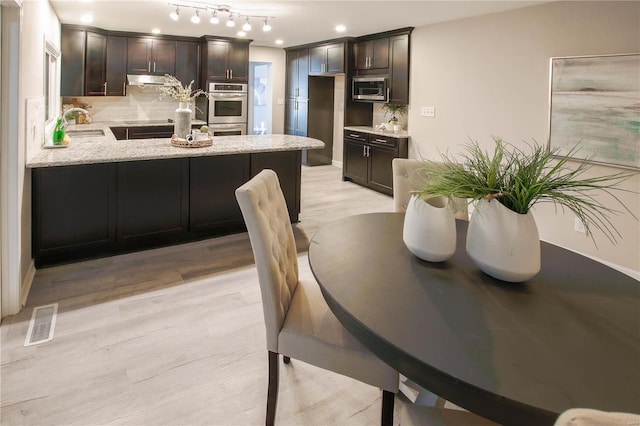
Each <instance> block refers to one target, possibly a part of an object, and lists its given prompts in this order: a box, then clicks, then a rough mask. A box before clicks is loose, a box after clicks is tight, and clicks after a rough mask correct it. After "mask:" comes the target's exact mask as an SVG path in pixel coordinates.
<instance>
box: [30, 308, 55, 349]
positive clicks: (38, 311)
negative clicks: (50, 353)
mask: <svg viewBox="0 0 640 426" xmlns="http://www.w3.org/2000/svg"><path fill="white" fill-rule="evenodd" d="M57 315H58V304H57V303H54V304H52V305H45V306H38V307H36V308H33V314H31V322H30V323H29V331H27V338H26V339H25V341H24V345H25V346H31V345H37V344H39V343H44V342H48V341H50V340H53V330H54V329H55V327H56V316H57Z"/></svg>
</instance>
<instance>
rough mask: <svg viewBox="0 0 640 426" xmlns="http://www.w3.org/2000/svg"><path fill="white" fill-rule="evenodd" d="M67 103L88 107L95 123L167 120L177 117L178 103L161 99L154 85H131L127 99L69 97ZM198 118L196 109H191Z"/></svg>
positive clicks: (66, 98)
mask: <svg viewBox="0 0 640 426" xmlns="http://www.w3.org/2000/svg"><path fill="white" fill-rule="evenodd" d="M62 103H63V104H70V103H73V104H76V105H77V104H88V105H91V107H90V108H89V112H90V115H91V120H92V121H93V122H94V123H95V122H107V121H127V120H129V121H131V120H165V119H169V118H173V116H174V115H175V110H176V108H177V107H178V101H176V100H174V99H172V98H167V97H164V98H161V97H160V92H158V90H157V89H156V88H155V87H153V86H145V87H142V86H127V96H69V97H64V98H63V100H62ZM191 110H192V111H193V114H194V115H195V106H194V105H192V106H191Z"/></svg>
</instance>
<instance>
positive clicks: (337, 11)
mask: <svg viewBox="0 0 640 426" xmlns="http://www.w3.org/2000/svg"><path fill="white" fill-rule="evenodd" d="M50 2H51V4H52V6H53V8H54V10H55V11H56V13H57V15H58V17H59V19H60V21H61V23H63V24H78V25H90V26H93V27H98V28H102V29H107V30H116V31H133V32H142V33H150V32H151V30H152V29H153V28H158V29H160V30H161V33H162V34H169V35H183V36H193V37H200V36H203V35H217V36H225V37H238V36H237V34H236V33H237V32H238V30H240V27H241V26H242V24H243V23H244V20H245V18H242V17H241V18H240V19H238V18H236V22H237V25H236V27H235V28H228V27H226V26H225V25H224V22H225V21H226V18H227V16H228V14H227V13H221V14H220V16H221V17H222V18H223V19H221V23H220V24H217V25H213V24H211V23H209V18H210V14H211V12H210V11H208V12H207V11H205V10H201V11H200V17H201V22H200V24H193V23H192V22H190V20H189V18H190V17H191V16H192V15H193V14H194V13H195V9H191V8H185V7H182V8H181V9H180V19H179V20H178V21H177V22H174V21H173V20H171V19H170V18H169V13H171V12H172V11H175V9H176V7H175V6H171V5H170V4H183V5H186V4H191V5H194V6H198V7H200V8H205V7H206V6H220V5H226V6H229V7H230V8H231V9H232V11H233V10H234V9H235V10H237V11H238V12H239V13H240V15H252V16H253V15H259V16H270V17H273V19H269V24H271V26H272V30H271V31H270V32H263V31H262V20H260V19H257V18H251V19H250V23H251V24H252V30H251V31H249V32H248V33H247V36H246V38H250V39H252V40H253V43H252V44H253V45H258V46H276V43H275V40H276V39H281V40H282V41H283V43H282V45H280V46H281V47H289V46H296V45H301V44H306V43H312V42H317V41H322V40H329V39H333V38H338V37H343V36H354V37H356V36H361V35H366V34H373V33H377V32H382V31H387V30H393V29H397V28H403V27H419V26H423V25H428V24H434V23H438V22H445V21H451V20H455V19H461V18H467V17H471V16H478V15H485V14H489V13H495V12H501V11H505V10H511V9H518V8H523V7H528V6H532V5H536V4H541V3H545V2H546V1H524V0H516V1H509V0H502V1H480V0H475V1H452V0H449V1H394V0H386V1H377V0H376V1H364V0H358V1H309V0H299V1H293V0H280V1H270V0H257V1H237V0H229V1H221V2H214V1H183V0H175V1H173V0H50ZM87 13H89V14H92V15H93V22H91V23H90V24H85V23H83V22H82V20H81V18H82V16H83V15H85V14H87ZM338 24H342V25H344V26H346V31H345V32H343V33H338V32H336V31H335V27H336V25H338Z"/></svg>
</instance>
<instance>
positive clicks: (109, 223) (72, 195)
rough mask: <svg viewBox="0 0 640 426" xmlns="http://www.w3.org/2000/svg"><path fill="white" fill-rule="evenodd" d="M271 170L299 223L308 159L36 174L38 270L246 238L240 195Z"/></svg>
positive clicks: (132, 164)
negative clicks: (214, 239)
mask: <svg viewBox="0 0 640 426" xmlns="http://www.w3.org/2000/svg"><path fill="white" fill-rule="evenodd" d="M265 168H268V169H272V170H275V172H276V173H277V174H278V177H279V179H280V185H281V186H282V190H283V193H284V196H285V200H286V202H287V206H288V210H289V217H290V218H291V221H292V222H297V221H298V216H299V213H300V182H301V175H300V168H301V152H300V151H283V152H265V153H247V154H232V155H218V156H203V157H192V158H189V157H184V158H171V159H161V160H146V161H125V162H120V163H103V164H87V165H77V166H59V167H43V168H35V169H33V170H32V177H33V178H32V184H33V187H32V200H33V202H32V205H33V209H32V223H33V232H32V238H33V241H32V249H33V257H34V259H35V264H36V267H38V268H40V267H43V266H49V265H54V264H59V263H68V262H73V261H78V260H81V259H88V258H95V257H104V256H110V255H114V254H118V253H125V252H128V251H133V250H141V249H147V248H152V247H159V246H163V245H170V244H176V243H182V242H187V241H193V240H197V239H202V238H206V237H212V236H217V235H225V234H229V233H232V232H239V231H243V230H244V229H246V228H245V226H244V221H243V219H242V213H241V212H240V209H239V207H238V204H237V202H236V198H235V190H236V188H237V187H239V186H240V185H242V184H243V183H245V182H246V181H248V180H249V179H250V178H251V177H253V176H255V175H256V174H258V173H259V172H260V171H261V170H262V169H265Z"/></svg>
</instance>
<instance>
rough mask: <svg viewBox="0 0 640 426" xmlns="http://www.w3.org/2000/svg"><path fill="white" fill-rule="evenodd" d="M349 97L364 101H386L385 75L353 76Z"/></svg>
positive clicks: (387, 93)
mask: <svg viewBox="0 0 640 426" xmlns="http://www.w3.org/2000/svg"><path fill="white" fill-rule="evenodd" d="M351 87H352V89H351V99H353V100H354V101H365V102H387V101H388V100H389V87H388V86H387V78H386V77H353V83H352V85H351Z"/></svg>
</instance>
